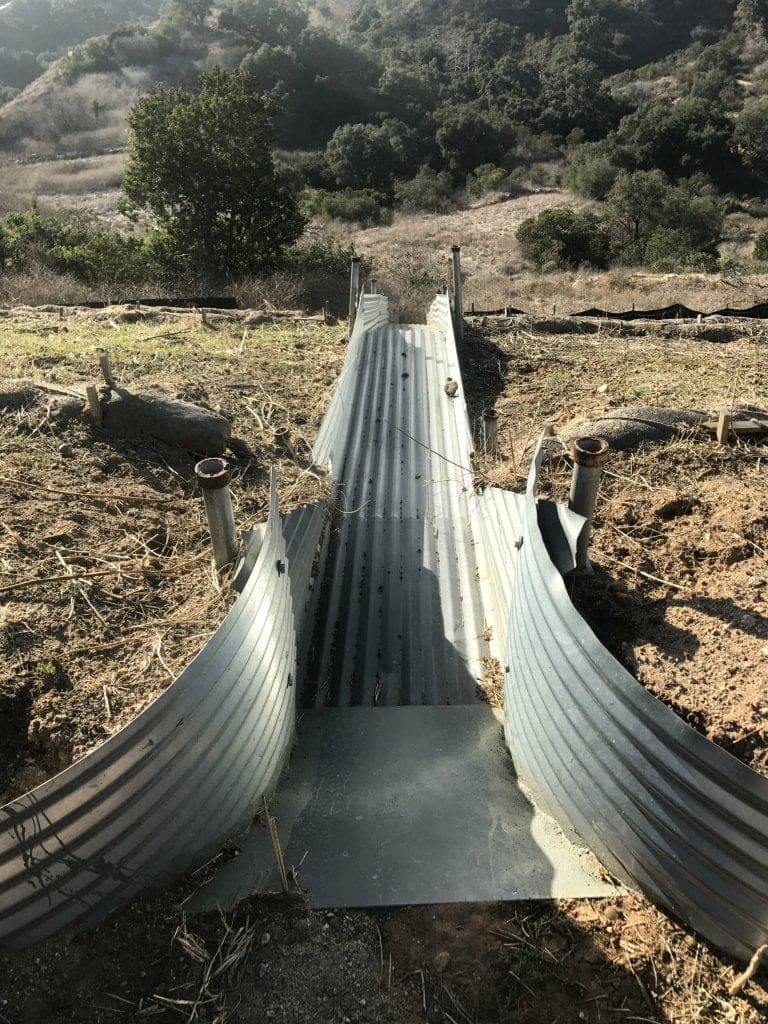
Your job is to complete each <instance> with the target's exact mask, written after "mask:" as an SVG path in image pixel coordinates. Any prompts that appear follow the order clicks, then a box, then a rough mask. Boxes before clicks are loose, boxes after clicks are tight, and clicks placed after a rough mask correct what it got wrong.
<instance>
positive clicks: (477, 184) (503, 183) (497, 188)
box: [467, 164, 513, 197]
mask: <svg viewBox="0 0 768 1024" xmlns="http://www.w3.org/2000/svg"><path fill="white" fill-rule="evenodd" d="M512 187H513V186H512V182H511V181H510V177H509V172H508V171H505V170H504V168H503V167H497V166H496V165H495V164H481V165H480V166H479V167H476V168H475V169H474V171H472V173H471V174H468V175H467V192H468V193H469V194H470V195H471V196H476V197H479V196H485V195H488V193H489V192H509V191H511V190H512Z"/></svg>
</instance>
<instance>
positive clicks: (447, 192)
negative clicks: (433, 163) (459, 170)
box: [395, 167, 456, 213]
mask: <svg viewBox="0 0 768 1024" xmlns="http://www.w3.org/2000/svg"><path fill="white" fill-rule="evenodd" d="M395 201H396V202H397V204H398V205H399V206H400V207H401V208H402V209H403V210H406V211H409V212H417V211H421V210H423V211H425V212H427V213H447V212H448V211H449V210H453V209H455V208H456V197H455V194H454V189H453V180H452V178H451V176H450V174H448V172H447V171H440V172H439V173H438V172H437V171H434V170H433V169H432V168H431V167H422V168H421V170H420V171H419V173H418V174H417V175H416V177H415V178H413V179H411V181H401V182H398V184H397V185H396V186H395Z"/></svg>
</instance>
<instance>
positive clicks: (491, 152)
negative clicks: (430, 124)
mask: <svg viewBox="0 0 768 1024" xmlns="http://www.w3.org/2000/svg"><path fill="white" fill-rule="evenodd" d="M439 117H440V127H439V128H438V130H437V134H436V139H437V145H438V147H439V149H440V154H441V156H442V158H443V160H444V161H445V163H446V164H447V166H448V169H449V170H450V171H452V172H453V173H454V174H455V175H456V178H457V179H458V180H463V179H464V178H466V176H467V174H469V172H470V171H472V170H473V169H474V168H475V167H477V166H479V165H480V164H492V163H498V162H499V160H501V158H502V157H503V156H504V153H505V152H506V150H507V149H508V148H509V145H510V143H511V141H512V136H511V133H510V132H509V131H508V130H506V131H505V129H504V128H503V127H500V126H499V125H497V124H495V123H494V122H493V121H492V120H491V119H490V118H489V117H488V116H487V115H485V114H483V113H482V112H480V111H477V110H475V109H473V108H472V107H459V108H456V109H451V108H445V109H443V111H441V112H440V115H439Z"/></svg>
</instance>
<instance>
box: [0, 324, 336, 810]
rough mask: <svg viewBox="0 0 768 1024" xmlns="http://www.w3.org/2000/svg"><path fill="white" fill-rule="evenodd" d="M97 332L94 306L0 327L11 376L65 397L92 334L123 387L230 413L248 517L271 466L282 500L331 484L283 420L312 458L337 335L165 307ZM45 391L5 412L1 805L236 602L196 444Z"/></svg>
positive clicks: (255, 517)
mask: <svg viewBox="0 0 768 1024" xmlns="http://www.w3.org/2000/svg"><path fill="white" fill-rule="evenodd" d="M22 325H23V327H22ZM244 330H245V333H243V332H244ZM104 331H105V327H104V325H103V324H101V323H99V322H98V321H95V320H93V319H90V318H83V319H76V320H72V321H69V322H68V323H67V325H66V327H65V328H62V325H61V322H60V321H59V320H58V318H53V317H52V316H51V315H50V314H49V315H48V317H47V319H46V317H45V316H42V317H41V318H40V317H38V318H36V319H35V320H33V321H29V320H28V319H27V318H26V316H25V317H23V318H22V320H21V321H20V322H18V323H17V325H16V326H15V327H14V323H13V322H10V323H8V322H5V323H4V326H3V327H2V329H0V332H1V334H2V346H3V347H2V352H3V356H2V362H1V363H0V376H2V377H8V378H11V377H13V378H25V379H32V380H38V381H41V382H43V383H44V384H46V385H47V386H48V387H49V388H50V387H53V388H56V389H59V390H61V391H65V392H66V391H67V390H68V389H69V388H70V387H71V386H72V385H73V384H75V383H76V382H82V381H92V380H95V379H96V377H97V375H98V356H97V352H96V347H95V345H94V342H95V341H97V340H101V341H102V342H107V343H109V345H110V350H111V354H112V363H113V366H114V370H115V374H116V375H117V377H118V379H119V381H120V382H121V383H122V384H124V385H126V386H128V387H131V388H133V389H135V390H143V391H150V392H152V391H154V392H156V393H158V394H161V395H164V396H167V397H175V398H181V399H185V400H187V401H192V402H196V403H198V404H202V405H204V406H207V407H209V408H212V409H214V410H216V411H218V412H222V413H224V414H225V415H226V416H227V417H228V418H229V419H230V420H231V421H232V423H233V426H234V430H233V432H234V433H235V434H237V433H238V432H240V434H241V436H242V437H243V438H244V439H245V440H246V441H247V443H248V445H249V446H250V449H251V455H245V454H243V455H241V458H240V459H234V458H233V459H232V464H233V469H234V477H235V479H234V484H233V497H234V501H235V505H236V515H237V520H238V524H239V525H240V526H241V527H242V528H246V527H250V526H251V525H252V524H253V523H255V522H259V521H263V520H264V519H265V518H266V510H267V507H268V475H269V468H270V466H271V465H277V466H278V470H279V480H280V484H279V487H280V493H281V497H282V501H283V508H284V509H285V510H287V509H290V508H291V507H295V506H296V505H297V504H301V503H302V502H304V501H308V500H314V499H315V498H316V497H318V496H319V494H320V492H321V491H322V484H320V483H319V482H318V480H317V479H316V478H315V477H313V476H311V475H308V474H307V473H305V472H304V471H303V468H302V466H301V465H298V464H297V463H295V462H294V461H293V460H292V459H290V458H288V456H287V453H286V451H285V448H284V447H282V446H280V445H279V444H278V443H276V440H275V431H276V430H277V429H279V428H282V427H285V426H289V427H290V429H291V432H292V435H291V436H292V437H293V440H294V443H295V445H296V448H297V450H298V452H299V453H300V454H307V453H308V451H309V441H308V440H307V439H311V438H312V437H314V434H315V432H316V430H317V425H318V423H319V420H320V417H321V415H322V412H323V410H324V407H325V404H326V402H327V400H328V398H329V396H330V393H331V391H332V388H333V384H334V381H335V377H336V375H337V372H338V368H339V366H340V364H341V360H342V359H343V355H344V351H345V346H344V345H343V344H340V342H341V341H342V339H343V331H339V329H329V328H323V327H321V326H316V325H315V326H308V325H297V326H296V327H294V329H293V330H292V331H291V332H290V333H288V332H286V331H285V330H284V329H283V328H280V327H276V328H271V327H269V326H259V325H257V326H256V327H254V328H253V329H251V330H249V329H248V328H244V327H243V325H242V324H241V323H239V322H238V323H234V324H228V323H227V322H225V323H223V324H222V326H221V327H219V328H216V329H214V328H212V327H211V326H210V325H209V326H208V327H201V325H200V319H199V317H191V316H190V317H187V318H186V319H185V318H183V317H182V318H179V317H173V319H172V320H171V321H170V322H167V323H166V322H165V318H164V317H163V315H162V314H158V315H155V316H152V317H151V319H149V320H148V321H144V322H142V323H139V324H136V325H130V326H125V327H122V328H116V327H109V326H107V327H106V331H108V332H109V334H108V336H107V338H104V337H103V333H104ZM54 332H55V333H54ZM42 394H43V395H44V396H45V397H44V398H42V399H40V400H38V401H36V402H35V403H34V404H32V405H30V406H27V407H25V408H23V409H21V410H16V411H13V412H6V413H5V414H0V451H1V452H2V458H3V488H2V495H1V496H0V603H1V607H0V651H2V654H3V658H2V665H1V666H0V804H3V803H6V802H7V801H8V800H10V799H12V798H13V797H14V796H17V795H19V794H20V793H23V792H25V791H26V790H27V789H30V788H32V787H33V786H35V785H37V784H39V783H40V782H42V781H43V780H44V779H45V778H48V777H49V776H51V775H53V774H55V773H56V772H58V771H60V770H61V769H62V768H65V767H67V765H69V764H71V763H72V762H73V761H75V760H77V759H78V758H80V757H82V756H83V755H84V754H86V753H87V752H88V751H90V750H92V749H94V748H95V747H96V746H98V745H99V744H100V743H102V742H103V741H104V739H105V738H106V737H107V736H109V735H111V734H112V733H113V732H115V731H117V729H119V728H121V727H122V726H124V725H126V724H127V723H128V722H129V721H131V720H132V719H133V718H134V717H135V716H136V714H137V713H138V712H139V711H140V710H141V709H142V708H143V707H145V706H146V705H147V704H148V703H149V702H150V701H151V700H152V699H153V698H155V697H157V696H158V695H159V694H160V693H161V692H162V691H163V689H164V688H165V687H167V686H168V684H169V683H170V682H171V681H172V680H173V679H174V678H175V677H176V676H177V675H178V674H179V672H180V671H181V669H182V668H183V667H184V666H185V665H186V664H187V663H188V662H189V661H190V660H191V658H192V657H193V656H194V654H195V653H196V652H197V651H198V650H199V649H200V648H201V647H202V646H203V644H204V643H205V642H206V640H207V639H208V638H209V637H210V635H211V634H212V632H213V631H214V630H215V628H216V627H217V626H218V624H219V623H220V622H221V620H222V619H223V617H224V615H225V614H226V611H227V609H228V607H229V606H230V604H231V601H232V596H233V595H232V594H231V592H230V590H229V587H228V586H227V585H226V584H225V585H224V586H222V587H220V586H219V585H218V584H217V583H216V581H215V574H213V573H212V571H211V556H210V545H209V541H208V535H207V527H206V523H205V515H204V511H203V507H202V500H201V498H200V495H199V493H198V492H197V491H196V489H195V486H194V473H193V468H194V464H195V461H196V457H195V455H194V453H191V452H187V451H185V450H182V449H179V448H175V447H172V446H170V445H167V444H163V443H161V442H157V441H154V440H151V439H144V438H135V439H130V440H127V439H121V438H117V437H115V436H112V435H110V434H107V433H106V432H104V431H101V430H100V429H98V428H93V427H92V426H91V425H90V424H89V423H88V422H87V421H86V420H84V419H82V418H80V417H78V416H74V417H70V416H68V415H67V416H63V415H61V414H60V413H59V412H58V411H57V408H58V403H59V402H60V401H61V400H62V396H60V395H57V394H56V393H55V392H50V391H49V392H43V393H42ZM63 400H64V402H65V403H67V402H68V401H69V399H68V396H66V395H65V396H63ZM75 404H77V403H75Z"/></svg>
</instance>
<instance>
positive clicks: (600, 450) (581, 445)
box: [571, 437, 611, 466]
mask: <svg viewBox="0 0 768 1024" xmlns="http://www.w3.org/2000/svg"><path fill="white" fill-rule="evenodd" d="M610 453H611V446H610V444H609V443H608V441H606V439H605V438H604V437H579V438H577V439H576V440H575V441H574V442H573V444H572V445H571V455H572V456H573V461H574V462H575V463H576V465H577V466H604V465H605V463H606V462H607V461H608V456H609V455H610Z"/></svg>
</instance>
